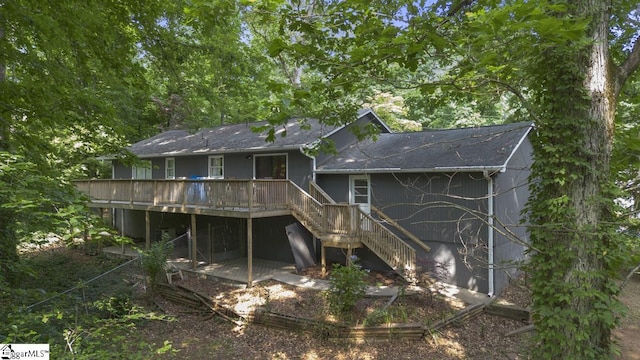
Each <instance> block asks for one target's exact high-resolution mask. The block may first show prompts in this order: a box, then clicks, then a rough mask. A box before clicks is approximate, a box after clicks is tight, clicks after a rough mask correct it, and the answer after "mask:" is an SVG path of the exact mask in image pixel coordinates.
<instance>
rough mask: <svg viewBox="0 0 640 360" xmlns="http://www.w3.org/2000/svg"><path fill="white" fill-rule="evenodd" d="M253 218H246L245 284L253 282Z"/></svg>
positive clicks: (249, 284)
mask: <svg viewBox="0 0 640 360" xmlns="http://www.w3.org/2000/svg"><path fill="white" fill-rule="evenodd" d="M252 283H253V219H252V218H248V219H247V286H248V287H251V286H252V285H253V284H252Z"/></svg>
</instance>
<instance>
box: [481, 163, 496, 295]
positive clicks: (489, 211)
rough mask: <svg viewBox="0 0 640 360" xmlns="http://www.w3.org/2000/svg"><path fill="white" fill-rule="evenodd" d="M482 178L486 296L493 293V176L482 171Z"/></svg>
mask: <svg viewBox="0 0 640 360" xmlns="http://www.w3.org/2000/svg"><path fill="white" fill-rule="evenodd" d="M483 175H484V178H485V179H487V225H488V229H487V248H488V253H487V262H488V263H489V274H488V282H489V293H488V294H487V296H489V297H492V296H493V293H494V291H495V290H494V285H495V284H494V280H493V266H494V264H493V261H494V260H493V216H494V213H493V178H492V177H491V176H490V175H489V173H488V172H487V171H485V172H484V173H483Z"/></svg>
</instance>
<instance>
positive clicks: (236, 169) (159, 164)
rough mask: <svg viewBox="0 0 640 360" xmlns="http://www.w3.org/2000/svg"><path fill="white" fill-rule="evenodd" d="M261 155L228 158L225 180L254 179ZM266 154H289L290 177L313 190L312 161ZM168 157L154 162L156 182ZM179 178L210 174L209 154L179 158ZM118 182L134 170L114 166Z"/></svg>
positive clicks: (294, 153) (295, 153)
mask: <svg viewBox="0 0 640 360" xmlns="http://www.w3.org/2000/svg"><path fill="white" fill-rule="evenodd" d="M260 154H261V153H259V152H256V153H233V154H223V156H224V178H225V179H242V180H246V179H252V178H253V177H254V171H253V168H254V160H253V159H254V156H255V155H260ZM264 154H287V175H288V178H289V179H290V180H291V181H293V182H294V183H296V184H297V185H298V186H300V187H302V188H303V189H305V190H306V189H308V188H309V180H310V179H311V178H312V174H313V162H312V159H310V158H309V157H307V156H305V155H303V154H302V153H301V152H300V151H297V150H295V151H276V152H269V153H264ZM165 159H166V158H165V157H162V158H153V159H150V160H151V162H152V176H153V178H154V179H164V178H165ZM174 159H175V164H176V165H175V166H176V178H177V179H193V178H198V177H207V176H208V175H209V169H208V166H209V164H208V162H209V156H208V155H193V156H176V157H174ZM113 177H114V179H131V177H132V171H131V167H128V166H125V165H123V164H122V163H119V162H115V163H114V176H113Z"/></svg>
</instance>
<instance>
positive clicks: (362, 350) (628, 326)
mask: <svg viewBox="0 0 640 360" xmlns="http://www.w3.org/2000/svg"><path fill="white" fill-rule="evenodd" d="M74 254H75V255H74V257H73V258H70V259H69V260H68V261H71V259H73V262H74V263H78V265H77V266H76V265H74V266H73V267H74V268H78V269H81V268H84V267H85V266H80V264H84V263H86V264H90V263H91V261H97V260H100V258H101V257H99V256H85V255H83V254H82V253H81V252H74ZM56 258H57V257H56ZM100 261H102V260H100ZM68 265H69V264H68V263H65V266H68ZM75 275H77V276H80V275H78V274H75ZM129 275H135V274H129ZM306 275H307V276H319V275H318V274H317V273H315V272H314V270H313V269H311V270H309V271H308V273H307V274H306ZM138 276H139V275H138ZM85 277H86V276H85ZM368 281H369V284H372V285H376V284H378V285H393V284H398V281H401V280H400V279H398V278H397V277H395V276H394V275H393V274H381V273H373V274H370V276H369V278H368ZM176 282H177V283H179V284H180V285H183V286H186V287H188V288H191V289H194V290H197V291H198V292H200V293H203V294H207V295H208V296H211V297H213V298H214V299H216V300H217V301H219V302H221V303H223V304H224V305H225V306H230V307H233V309H234V310H236V311H237V312H243V311H249V310H251V309H252V308H254V307H256V306H262V307H265V306H268V307H269V308H270V309H271V310H272V311H277V312H280V313H285V314H290V315H293V316H300V317H306V318H315V319H324V320H326V321H337V319H335V318H333V317H332V315H331V314H328V312H327V311H326V303H325V299H324V297H322V296H321V294H320V293H319V292H317V291H313V290H306V289H301V288H296V287H292V286H288V285H285V284H281V283H278V282H275V281H267V282H264V283H259V284H258V285H257V286H255V287H253V288H251V289H243V288H242V287H238V286H237V285H232V284H229V283H224V282H220V281H212V280H203V279H198V278H195V277H187V278H186V279H185V280H176ZM500 298H501V299H502V300H505V301H507V302H510V303H513V304H516V305H518V306H520V307H527V306H528V305H529V299H530V295H529V292H528V290H527V289H526V287H525V286H522V284H520V283H518V282H515V283H514V284H512V285H511V286H510V287H508V288H507V289H506V290H505V291H504V292H503V294H502V295H501V297H500ZM138 300H139V301H142V302H143V303H144V304H145V305H147V306H150V307H152V308H155V309H156V310H157V312H160V313H166V314H168V315H171V318H172V320H171V321H147V322H143V323H140V324H138V326H137V329H136V330H135V336H133V337H132V338H131V341H143V342H144V343H146V344H149V348H150V349H159V348H161V347H163V344H166V342H167V341H168V342H169V343H170V344H171V347H172V349H173V353H171V352H168V353H163V354H158V353H150V354H148V355H149V358H154V359H155V358H158V359H174V358H180V359H283V360H284V359H286V360H289V359H291V360H292V359H300V360H314V359H337V360H350V359H354V360H355V359H394V360H395V359H433V358H437V359H510V360H514V359H524V357H522V356H521V355H519V354H521V353H522V349H523V347H524V346H526V345H527V344H528V334H522V335H518V336H509V337H507V336H505V334H507V333H509V332H511V331H514V330H516V329H520V328H521V327H522V326H523V325H524V324H522V323H520V322H517V321H512V320H508V319H504V318H500V317H495V316H490V315H480V316H478V317H475V318H473V319H471V320H467V321H464V322H460V323H455V324H453V325H452V326H451V327H449V328H446V329H444V330H442V331H440V332H436V333H433V334H430V335H428V336H426V337H425V338H424V339H423V340H421V341H400V340H385V341H377V342H368V343H352V342H346V341H335V340H331V339H323V338H321V337H319V336H314V334H312V333H302V332H299V333H298V332H293V331H288V330H278V329H273V328H268V327H265V326H262V325H255V324H249V325H243V326H237V325H235V324H232V323H230V322H228V321H225V320H223V319H221V318H220V317H219V316H214V315H212V313H211V312H210V311H205V310H199V309H194V308H190V307H187V306H183V305H178V304H175V303H172V302H169V301H167V300H166V299H164V298H162V297H160V296H154V297H149V296H142V297H139V298H138ZM621 300H622V301H623V303H624V304H625V305H627V307H628V311H627V313H626V315H625V316H624V317H623V318H622V319H621V324H620V327H619V328H618V329H616V330H615V331H614V336H615V338H616V341H617V343H618V345H619V346H620V352H621V353H620V355H619V356H618V358H619V359H625V360H626V359H629V360H640V275H635V276H634V277H632V278H631V279H630V281H629V282H628V284H627V286H626V287H625V288H624V289H623V292H622V294H621ZM389 302H390V299H389V298H366V299H364V300H362V301H361V302H359V303H358V307H357V309H356V311H354V314H353V316H352V318H351V319H349V320H350V321H351V323H352V324H363V322H364V321H365V319H367V320H366V321H371V319H372V318H374V319H375V317H374V316H372V315H371V314H372V313H373V312H375V310H379V309H381V308H383V307H385V306H388V307H387V309H390V311H388V312H387V313H386V315H385V316H386V317H383V318H382V321H391V322H404V323H409V322H413V323H415V322H417V323H421V324H424V325H429V324H431V323H433V322H434V321H437V320H438V319H441V318H442V317H446V316H449V315H451V314H453V313H455V312H456V311H458V310H459V309H461V308H463V307H464V305H465V304H463V303H460V302H455V301H447V299H445V298H443V297H440V296H437V295H435V294H431V293H418V294H415V295H406V296H401V297H398V299H396V300H394V301H393V302H392V304H391V305H388V304H389ZM378 320H380V319H378Z"/></svg>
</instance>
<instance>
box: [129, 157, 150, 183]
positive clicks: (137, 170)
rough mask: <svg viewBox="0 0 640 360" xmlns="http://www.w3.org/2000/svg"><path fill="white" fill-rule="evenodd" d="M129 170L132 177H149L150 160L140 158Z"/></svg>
mask: <svg viewBox="0 0 640 360" xmlns="http://www.w3.org/2000/svg"><path fill="white" fill-rule="evenodd" d="M131 170H132V171H131V178H132V179H151V177H152V176H151V160H141V161H139V162H138V163H137V164H136V165H133V167H132V168H131Z"/></svg>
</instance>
